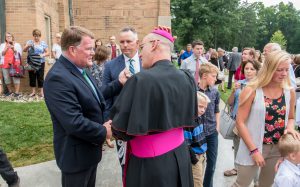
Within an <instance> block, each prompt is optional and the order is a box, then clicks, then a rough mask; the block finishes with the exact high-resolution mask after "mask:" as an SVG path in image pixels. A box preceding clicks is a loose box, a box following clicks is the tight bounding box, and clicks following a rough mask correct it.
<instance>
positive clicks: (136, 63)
mask: <svg viewBox="0 0 300 187" xmlns="http://www.w3.org/2000/svg"><path fill="white" fill-rule="evenodd" d="M123 56H124V59H125V66H126V68H127V69H129V64H130V63H129V59H130V58H129V57H127V56H126V55H124V54H123ZM132 59H133V60H134V61H133V62H132V64H133V67H134V72H135V73H138V72H140V71H141V65H140V58H139V54H138V52H137V53H136V54H135V55H134V57H133V58H132Z"/></svg>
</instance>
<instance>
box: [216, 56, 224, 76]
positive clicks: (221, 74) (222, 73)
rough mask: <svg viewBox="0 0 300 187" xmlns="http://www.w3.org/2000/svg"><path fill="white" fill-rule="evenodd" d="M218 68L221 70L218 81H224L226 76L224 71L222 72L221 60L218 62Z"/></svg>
mask: <svg viewBox="0 0 300 187" xmlns="http://www.w3.org/2000/svg"><path fill="white" fill-rule="evenodd" d="M218 68H219V73H218V77H217V79H218V80H221V81H223V80H225V74H224V69H223V70H222V71H221V68H220V61H219V60H218Z"/></svg>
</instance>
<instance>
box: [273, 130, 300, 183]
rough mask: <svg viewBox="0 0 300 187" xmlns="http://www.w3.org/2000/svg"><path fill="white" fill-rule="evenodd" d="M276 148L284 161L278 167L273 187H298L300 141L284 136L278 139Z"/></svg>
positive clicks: (290, 135) (299, 180)
mask: <svg viewBox="0 0 300 187" xmlns="http://www.w3.org/2000/svg"><path fill="white" fill-rule="evenodd" d="M278 148H279V152H280V154H281V156H283V157H284V160H283V162H282V163H281V164H280V166H279V169H278V172H277V174H276V176H275V179H274V184H273V187H299V186H300V141H299V140H298V139H295V138H294V137H293V136H292V134H285V135H283V136H282V137H281V138H280V140H279V142H278Z"/></svg>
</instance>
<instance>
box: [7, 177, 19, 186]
mask: <svg viewBox="0 0 300 187" xmlns="http://www.w3.org/2000/svg"><path fill="white" fill-rule="evenodd" d="M8 187H20V178H19V177H18V180H17V181H16V182H15V183H14V184H11V185H8Z"/></svg>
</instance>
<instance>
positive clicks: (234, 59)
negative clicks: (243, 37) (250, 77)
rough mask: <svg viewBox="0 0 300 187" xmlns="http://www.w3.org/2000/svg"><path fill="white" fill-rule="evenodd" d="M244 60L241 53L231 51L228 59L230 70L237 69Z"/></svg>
mask: <svg viewBox="0 0 300 187" xmlns="http://www.w3.org/2000/svg"><path fill="white" fill-rule="evenodd" d="M241 61H242V56H241V54H239V53H237V52H234V53H231V55H230V57H229V61H228V65H227V68H228V70H229V71H236V69H237V68H238V67H239V65H240V63H241Z"/></svg>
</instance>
